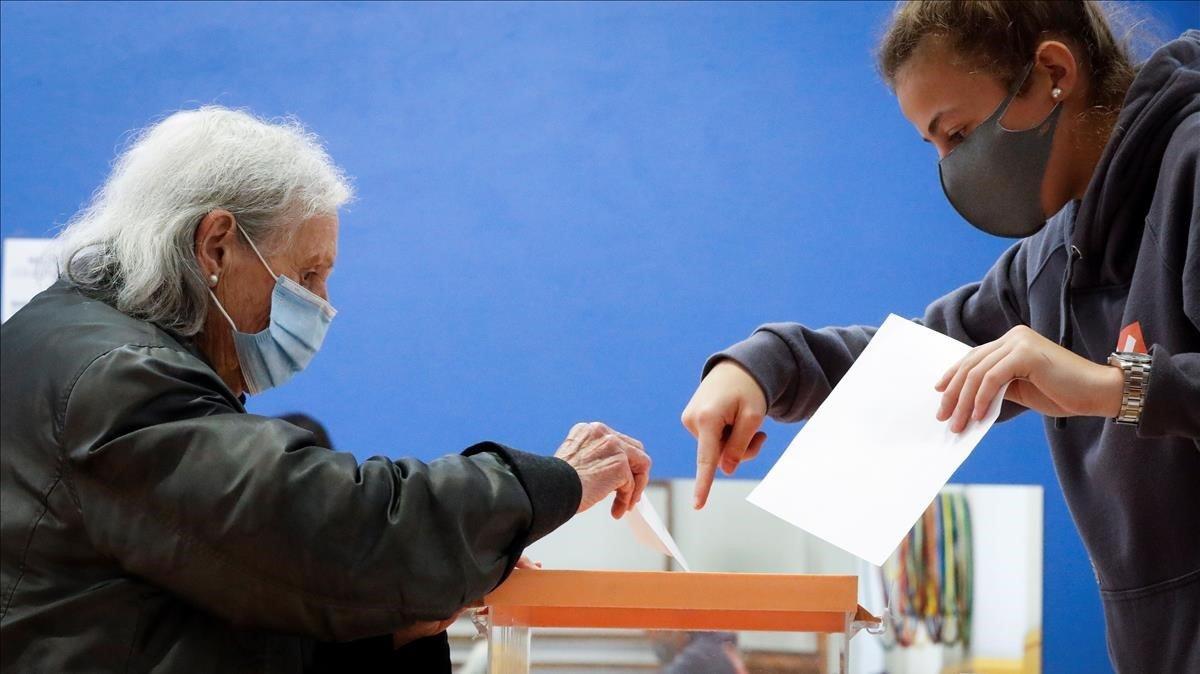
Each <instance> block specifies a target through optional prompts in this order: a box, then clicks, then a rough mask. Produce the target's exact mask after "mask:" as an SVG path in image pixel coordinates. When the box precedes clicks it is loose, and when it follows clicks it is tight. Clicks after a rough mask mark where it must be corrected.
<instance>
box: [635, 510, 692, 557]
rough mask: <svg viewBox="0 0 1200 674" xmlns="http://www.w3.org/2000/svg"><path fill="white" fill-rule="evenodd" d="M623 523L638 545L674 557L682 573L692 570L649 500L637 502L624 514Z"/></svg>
mask: <svg viewBox="0 0 1200 674" xmlns="http://www.w3.org/2000/svg"><path fill="white" fill-rule="evenodd" d="M625 521H626V522H629V528H630V529H632V530H633V536H634V538H636V539H637V540H638V542H639V543H641V544H642V545H645V546H647V547H649V548H653V549H655V550H658V551H659V552H661V553H663V554H664V555H670V556H671V557H674V558H675V561H677V562H679V566H681V567H683V570H684V571H691V570H692V569H691V568H690V567H689V566H688V563H687V560H686V559H684V558H683V553H682V552H680V551H679V546H678V545H676V543H675V539H674V538H672V537H671V532H669V531H667V527H666V525H665V524H663V521H662V518H661V517H659V516H658V511H657V510H655V509H654V506H653V505H652V504H651V503H650V499H648V498H643V499H642V500H641V501H638V504H637V505H635V506H634V507H633V509H632V510H630V511H629V512H627V513H625Z"/></svg>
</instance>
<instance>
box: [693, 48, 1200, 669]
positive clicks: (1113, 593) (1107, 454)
mask: <svg viewBox="0 0 1200 674" xmlns="http://www.w3.org/2000/svg"><path fill="white" fill-rule="evenodd" d="M922 322H923V323H924V324H925V325H927V326H929V327H930V328H933V329H935V330H938V331H940V332H943V333H945V334H947V335H950V336H951V337H954V338H956V339H959V340H961V341H963V342H966V343H968V344H971V345H978V344H984V343H986V342H990V341H993V340H995V339H998V338H1000V337H1001V336H1003V335H1004V333H1006V332H1007V331H1008V330H1009V329H1011V328H1013V327H1015V326H1018V325H1026V326H1030V327H1032V328H1033V329H1035V330H1036V331H1037V332H1038V333H1040V334H1042V335H1045V336H1047V337H1050V338H1051V339H1055V340H1057V341H1058V342H1059V343H1060V344H1062V345H1063V346H1065V347H1066V348H1068V349H1071V350H1072V351H1074V352H1075V353H1077V354H1079V355H1080V356H1083V357H1084V358H1087V359H1088V360H1091V361H1093V362H1097V363H1104V362H1106V360H1107V358H1108V356H1109V354H1110V353H1111V352H1113V351H1115V350H1131V349H1130V348H1129V347H1130V346H1131V345H1133V344H1135V343H1136V344H1137V345H1138V346H1143V345H1144V346H1143V348H1142V350H1145V351H1147V352H1149V353H1150V354H1151V355H1152V357H1153V363H1152V365H1151V374H1150V379H1149V383H1148V390H1147V393H1146V399H1145V408H1144V412H1143V414H1142V418H1141V422H1140V423H1139V425H1138V426H1137V427H1131V426H1122V425H1118V424H1115V423H1114V422H1112V421H1111V420H1108V419H1101V418H1096V417H1073V418H1068V419H1046V435H1047V438H1048V440H1049V444H1050V451H1051V454H1052V455H1053V459H1054V466H1055V470H1056V472H1057V473H1058V479H1059V482H1060V483H1061V484H1062V489H1063V493H1064V494H1065V496H1066V500H1067V505H1068V506H1069V508H1070V510H1071V515H1072V517H1073V518H1074V520H1075V524H1076V526H1077V527H1078V528H1079V532H1080V534H1081V536H1082V538H1083V542H1084V545H1085V546H1086V547H1087V550H1088V554H1089V555H1090V557H1091V560H1092V565H1093V567H1094V568H1095V571H1096V578H1097V581H1098V583H1099V586H1100V593H1101V596H1102V599H1103V603H1104V612H1105V621H1106V624H1107V633H1108V649H1109V656H1110V658H1111V659H1112V662H1113V665H1114V667H1116V669H1117V670H1118V671H1120V672H1185V671H1186V672H1200V31H1195V30H1191V31H1188V32H1186V33H1184V34H1183V36H1182V37H1180V38H1179V39H1177V40H1175V41H1173V42H1171V43H1169V44H1167V45H1166V46H1164V47H1163V48H1161V49H1160V50H1158V51H1157V52H1156V53H1155V54H1154V55H1153V56H1152V57H1151V58H1150V59H1149V60H1148V61H1147V62H1146V63H1145V64H1143V66H1142V67H1141V68H1140V70H1139V72H1138V75H1137V77H1136V79H1135V80H1134V82H1133V85H1132V87H1131V88H1130V90H1129V93H1128V95H1127V96H1126V99H1125V102H1124V105H1123V107H1122V109H1121V113H1120V115H1119V118H1118V120H1117V124H1116V127H1115V129H1114V131H1113V134H1112V137H1111V139H1110V140H1109V142H1108V145H1107V147H1106V148H1105V150H1104V153H1103V155H1102V157H1101V159H1100V162H1099V164H1098V165H1097V167H1096V172H1095V174H1094V175H1093V177H1092V180H1091V183H1090V184H1089V186H1088V189H1087V191H1086V193H1085V195H1084V197H1083V199H1082V201H1079V202H1073V203H1071V204H1068V205H1067V206H1066V207H1065V208H1064V209H1063V210H1062V211H1061V212H1059V213H1058V214H1056V215H1055V216H1054V217H1053V218H1051V219H1050V220H1049V222H1048V223H1047V224H1046V226H1045V227H1044V228H1043V229H1042V230H1041V231H1039V232H1038V233H1037V234H1035V235H1033V236H1030V237H1028V238H1026V239H1022V240H1021V241H1019V242H1017V244H1016V245H1014V246H1013V247H1012V248H1010V249H1009V250H1008V251H1006V252H1005V253H1004V254H1003V255H1002V256H1001V257H1000V259H999V260H998V261H997V262H996V264H995V265H994V266H993V267H992V268H991V270H989V271H988V273H987V275H986V276H985V277H984V278H983V280H982V281H980V282H978V283H972V284H970V285H967V286H964V287H962V288H959V289H958V290H956V291H954V292H952V293H950V294H949V295H946V296H945V297H943V298H941V299H939V300H937V301H936V302H934V303H933V304H931V305H930V306H929V308H928V309H926V311H925V316H924V318H923V320H922ZM1135 323H1136V324H1137V326H1136V327H1137V328H1139V329H1140V333H1141V338H1140V339H1137V338H1135V339H1134V340H1132V341H1130V340H1129V338H1128V335H1129V334H1131V332H1132V329H1129V330H1127V329H1126V328H1127V326H1132V325H1133V324H1135ZM874 332H875V329H874V328H870V327H861V326H858V327H846V328H837V327H834V328H824V329H820V330H813V329H809V328H806V327H804V326H802V325H797V324H795V323H772V324H768V325H764V326H762V327H760V328H759V329H758V330H757V331H756V332H755V333H754V334H753V335H752V336H751V337H750V338H749V339H746V340H745V341H743V342H740V343H738V344H736V345H734V346H732V347H730V348H729V349H727V350H726V351H723V352H721V353H718V354H716V355H715V356H713V357H712V358H711V359H710V360H709V362H708V363H707V364H706V366H705V370H704V371H705V373H707V372H708V370H709V369H711V368H712V366H713V365H714V364H716V363H717V362H719V361H720V360H722V359H726V358H728V359H733V360H735V361H737V362H738V363H740V364H741V365H742V366H744V367H745V368H746V369H747V370H748V371H749V372H750V373H751V374H752V375H753V376H754V378H755V379H756V380H757V381H758V383H759V385H760V386H761V387H762V389H763V391H764V392H765V393H766V396H767V401H768V405H769V413H770V415H771V416H772V417H774V418H776V419H780V420H783V421H798V420H802V419H807V418H808V417H809V416H811V415H812V414H813V412H815V411H816V409H817V407H818V406H819V405H820V404H821V402H822V401H823V400H824V399H825V397H826V396H827V395H828V394H829V392H830V390H831V389H832V388H833V387H834V386H835V385H836V384H837V382H838V380H839V379H841V377H842V375H843V374H845V372H846V370H847V369H849V367H850V365H851V364H852V363H853V362H854V359H855V358H857V357H858V354H859V353H861V352H862V350H863V348H864V347H866V345H867V342H868V341H869V340H870V339H871V336H872V335H873V334H874ZM1118 339H1120V344H1118ZM1118 346H1120V348H1118ZM930 385H932V382H931V384H930ZM1005 405H1006V408H1005V411H1004V416H1003V418H1011V417H1012V416H1014V415H1016V414H1017V413H1019V412H1021V411H1022V408H1020V407H1018V406H1016V405H1015V404H1012V403H1006V404H1005Z"/></svg>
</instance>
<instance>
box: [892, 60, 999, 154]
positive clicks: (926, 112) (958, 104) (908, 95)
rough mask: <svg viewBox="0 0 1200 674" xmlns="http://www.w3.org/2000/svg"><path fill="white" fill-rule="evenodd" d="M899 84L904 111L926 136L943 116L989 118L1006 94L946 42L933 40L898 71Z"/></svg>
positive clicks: (900, 101)
mask: <svg viewBox="0 0 1200 674" xmlns="http://www.w3.org/2000/svg"><path fill="white" fill-rule="evenodd" d="M895 84H896V98H897V100H898V101H899V103H900V111H901V112H902V113H903V114H904V116H905V117H906V118H907V119H908V121H909V122H910V123H911V124H912V125H913V126H914V127H916V129H917V131H918V133H920V134H922V135H924V134H926V133H927V127H928V125H929V122H930V121H931V120H932V119H933V118H934V117H935V116H936V115H938V114H939V113H961V114H963V115H965V116H968V117H972V118H974V117H978V116H979V115H980V114H983V116H984V117H986V116H987V115H988V114H990V113H991V111H992V110H993V109H995V107H996V104H997V102H998V101H999V100H1001V99H1003V97H1004V94H1005V91H1004V88H1003V86H1002V85H1001V84H1000V81H999V80H998V79H997V78H996V77H995V76H993V75H991V74H990V73H987V72H984V71H981V70H979V69H978V68H975V67H972V66H971V65H969V64H968V63H966V62H965V61H964V60H963V59H961V58H960V57H959V56H958V55H957V54H955V53H954V52H953V50H952V49H950V48H949V47H947V46H946V45H945V44H944V43H943V42H942V41H940V40H937V39H929V38H927V39H926V40H924V41H922V43H921V45H920V46H919V47H917V49H916V50H915V51H914V52H913V55H912V57H911V58H910V59H909V60H908V61H907V62H906V63H905V64H904V65H903V66H901V68H900V70H898V71H897V72H896V81H895ZM981 119H983V117H979V119H977V120H974V121H979V120H981Z"/></svg>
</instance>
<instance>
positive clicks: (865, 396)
mask: <svg viewBox="0 0 1200 674" xmlns="http://www.w3.org/2000/svg"><path fill="white" fill-rule="evenodd" d="M968 351H970V347H969V346H967V345H966V344H963V343H962V342H959V341H957V340H955V339H952V338H950V337H947V336H945V335H943V334H941V333H938V332H935V331H933V330H930V329H929V328H926V327H923V326H921V325H917V324H916V323H913V322H912V321H908V320H905V319H903V318H901V317H899V316H895V315H891V316H888V318H887V320H886V321H884V323H883V325H882V326H881V327H880V328H879V331H878V332H876V333H875V336H874V337H873V338H872V339H871V341H870V343H869V344H868V345H867V348H866V349H865V350H863V352H862V354H861V355H860V356H859V357H858V360H857V361H855V363H854V365H853V366H852V367H851V368H850V370H849V371H848V372H847V373H846V375H845V376H844V377H842V380H841V381H840V382H838V384H837V386H836V387H834V389H833V392H832V393H830V394H829V397H828V398H827V399H826V400H825V402H824V404H822V405H821V407H820V408H819V409H817V412H816V414H814V415H813V417H812V418H811V419H809V421H808V423H806V424H805V425H804V427H803V428H802V429H800V432H799V433H797V434H796V437H795V439H793V440H792V443H791V444H790V445H788V448H787V450H785V451H784V453H783V456H781V457H780V458H779V461H778V463H776V464H775V465H774V467H772V468H771V470H770V472H768V473H767V476H766V477H765V478H763V481H762V482H761V483H760V484H759V486H758V487H757V488H755V489H754V491H752V492H750V495H749V496H748V497H747V500H748V501H750V502H751V503H753V504H754V505H756V506H758V507H760V508H762V509H763V510H766V511H767V512H769V513H771V514H773V515H775V516H777V517H779V518H781V519H783V520H785V521H787V522H789V523H790V524H792V525H794V526H797V527H799V528H801V529H803V530H805V531H807V532H809V533H810V534H813V535H814V536H817V537H818V538H821V539H823V540H825V541H827V542H829V543H832V544H833V545H836V546H837V547H839V548H841V549H843V550H845V551H847V552H849V553H851V554H854V555H856V556H858V557H861V558H862V559H865V560H866V561H868V562H870V563H872V564H874V565H876V566H882V565H883V563H884V562H885V561H886V560H887V558H888V557H889V556H890V555H891V554H892V551H893V550H895V549H896V546H898V545H899V544H900V541H901V540H902V539H903V538H904V536H905V535H906V534H907V533H908V531H909V530H910V529H912V527H913V525H914V524H915V523H916V522H917V520H918V519H920V517H921V514H922V513H923V512H924V511H925V509H926V508H927V507H928V506H929V504H930V502H932V501H933V499H934V497H935V496H937V493H938V491H939V490H940V489H941V488H942V487H943V486H944V485H945V484H946V482H947V481H948V480H949V479H950V476H951V475H952V474H953V473H954V471H955V470H956V469H957V468H958V467H959V465H961V464H962V462H963V461H964V460H965V459H966V458H967V456H968V455H970V453H971V450H972V449H974V448H975V445H977V444H978V443H979V441H980V440H981V439H982V438H983V436H984V434H985V433H987V431H988V429H989V428H991V427H992V424H993V423H995V421H996V417H997V416H999V414H1000V405H1001V403H1002V402H1003V398H1004V391H1005V390H1006V388H1007V387H1005V389H1001V391H1000V394H999V395H998V396H997V397H996V399H995V400H994V401H993V402H992V406H991V408H989V409H988V413H987V416H985V417H984V418H983V419H981V420H978V421H976V420H972V421H971V422H970V423H969V424H968V425H967V427H966V428H965V429H964V430H963V431H962V432H961V433H952V432H951V431H950V424H949V422H948V421H947V422H943V421H938V420H937V418H936V417H935V415H936V414H937V409H938V406H939V404H940V403H941V394H940V393H938V392H937V391H935V390H934V389H933V386H934V384H936V383H937V381H938V380H939V379H940V378H941V376H942V374H943V373H945V371H946V370H948V369H949V368H950V367H951V366H953V365H954V364H955V363H956V362H958V360H959V359H961V358H962V357H963V356H964V355H966V353H967V352H968Z"/></svg>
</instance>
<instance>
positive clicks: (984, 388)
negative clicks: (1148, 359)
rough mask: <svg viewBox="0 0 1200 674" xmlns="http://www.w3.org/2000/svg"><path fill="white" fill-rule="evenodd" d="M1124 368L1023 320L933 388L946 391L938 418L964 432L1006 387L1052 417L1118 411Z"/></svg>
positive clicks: (1020, 401) (1007, 394) (1012, 397)
mask: <svg viewBox="0 0 1200 674" xmlns="http://www.w3.org/2000/svg"><path fill="white" fill-rule="evenodd" d="M1124 380H1125V378H1124V375H1123V374H1122V373H1121V370H1120V368H1116V367H1113V366H1111V365H1107V364H1104V365H1101V364H1099V363H1094V362H1092V361H1090V360H1088V359H1086V358H1083V357H1082V356H1079V355H1077V354H1075V353H1074V352H1072V351H1068V350H1067V349H1064V348H1063V347H1061V346H1059V345H1057V344H1055V343H1054V342H1052V341H1050V340H1048V339H1046V338H1045V337H1043V336H1041V335H1039V334H1038V333H1037V332H1036V331H1034V330H1033V329H1032V328H1029V327H1027V326H1024V325H1019V326H1017V327H1015V328H1013V329H1012V330H1009V331H1008V332H1007V333H1006V334H1005V335H1004V336H1003V337H1001V338H1000V339H997V340H996V341H994V342H988V343H987V344H983V345H981V346H977V347H975V348H974V349H971V351H970V353H968V354H967V355H966V356H964V357H963V359H962V360H960V361H959V362H958V363H956V364H955V365H954V367H952V368H950V369H949V370H947V371H946V373H945V374H944V375H942V378H941V379H939V380H938V382H937V384H936V385H935V386H934V388H935V389H936V390H937V391H939V392H941V393H942V404H941V407H939V408H938V412H937V418H938V421H946V420H947V419H949V420H950V430H952V431H954V432H955V433H959V432H961V431H962V430H963V429H964V428H966V427H967V423H968V422H969V421H971V420H972V419H982V418H983V417H984V416H986V415H987V410H988V408H989V407H990V406H991V404H992V401H993V400H994V399H995V398H996V394H997V393H999V392H1000V389H1001V387H1003V386H1004V385H1005V384H1008V385H1009V386H1008V390H1007V391H1006V392H1005V394H1004V398H1005V399H1006V400H1011V401H1013V402H1015V403H1017V404H1019V405H1022V406H1024V407H1028V408H1029V409H1032V410H1035V411H1037V412H1041V413H1042V414H1045V415H1047V416H1052V417H1068V416H1101V417H1115V416H1117V414H1118V412H1119V411H1120V407H1121V389H1122V387H1123V386H1124Z"/></svg>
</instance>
